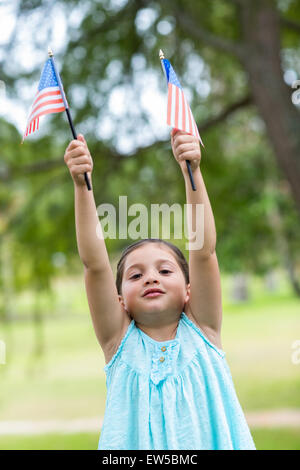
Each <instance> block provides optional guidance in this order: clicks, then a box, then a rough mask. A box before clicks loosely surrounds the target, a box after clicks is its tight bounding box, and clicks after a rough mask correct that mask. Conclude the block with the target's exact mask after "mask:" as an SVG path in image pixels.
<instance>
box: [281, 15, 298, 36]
mask: <svg viewBox="0 0 300 470" xmlns="http://www.w3.org/2000/svg"><path fill="white" fill-rule="evenodd" d="M280 25H281V26H282V27H284V28H288V29H291V30H292V31H295V32H296V33H298V34H300V24H299V23H297V22H296V21H293V20H288V19H287V18H283V17H280Z"/></svg>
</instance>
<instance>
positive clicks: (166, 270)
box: [130, 269, 171, 279]
mask: <svg viewBox="0 0 300 470" xmlns="http://www.w3.org/2000/svg"><path fill="white" fill-rule="evenodd" d="M160 272H161V273H170V272H171V271H169V269H161V270H160ZM137 276H141V274H134V275H133V276H131V278H130V279H137Z"/></svg>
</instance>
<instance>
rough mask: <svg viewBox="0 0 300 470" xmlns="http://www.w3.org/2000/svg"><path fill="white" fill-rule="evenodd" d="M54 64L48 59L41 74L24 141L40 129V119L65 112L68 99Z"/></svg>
mask: <svg viewBox="0 0 300 470" xmlns="http://www.w3.org/2000/svg"><path fill="white" fill-rule="evenodd" d="M62 93H63V90H61V88H60V86H59V83H58V80H57V77H56V73H55V70H54V66H53V62H52V60H51V59H48V60H47V62H46V63H45V65H44V69H43V71H42V74H41V78H40V82H39V85H38V91H37V92H36V95H35V98H34V101H33V104H32V106H31V109H30V113H29V117H28V120H27V125H26V129H25V132H24V135H23V140H22V142H23V141H24V139H25V138H26V137H27V136H28V135H29V134H31V133H33V132H35V131H36V130H37V129H38V128H39V118H40V116H44V115H45V114H50V113H60V112H62V111H65V109H66V106H65V103H66V101H65V100H66V98H65V96H63V94H62Z"/></svg>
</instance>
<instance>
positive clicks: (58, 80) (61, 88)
mask: <svg viewBox="0 0 300 470" xmlns="http://www.w3.org/2000/svg"><path fill="white" fill-rule="evenodd" d="M48 55H49V58H50V60H51V62H52V65H53V69H54V73H55V76H56V79H57V83H58V86H59V89H60V92H61V96H62V99H63V102H64V106H65V108H66V109H65V111H66V113H67V117H68V121H69V124H70V128H71V131H72V134H73V137H74V139H77V134H76V131H75V127H74V124H73V121H72V118H71V114H70V110H69V105H68V102H67V100H66V96H65V92H64V89H63V86H62V82H61V79H60V76H59V73H58V70H57V68H56V64H55V61H54V54H53V52H52V50H51V48H50V47H48ZM84 179H85V182H86V185H87V188H88V190H89V191H90V190H91V189H92V188H91V183H90V181H89V178H88V175H87V173H86V172H85V173H84Z"/></svg>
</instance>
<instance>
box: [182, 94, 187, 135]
mask: <svg viewBox="0 0 300 470" xmlns="http://www.w3.org/2000/svg"><path fill="white" fill-rule="evenodd" d="M181 95H182V126H183V127H184V128H186V127H187V126H186V102H185V97H184V94H183V91H182V90H181Z"/></svg>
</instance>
